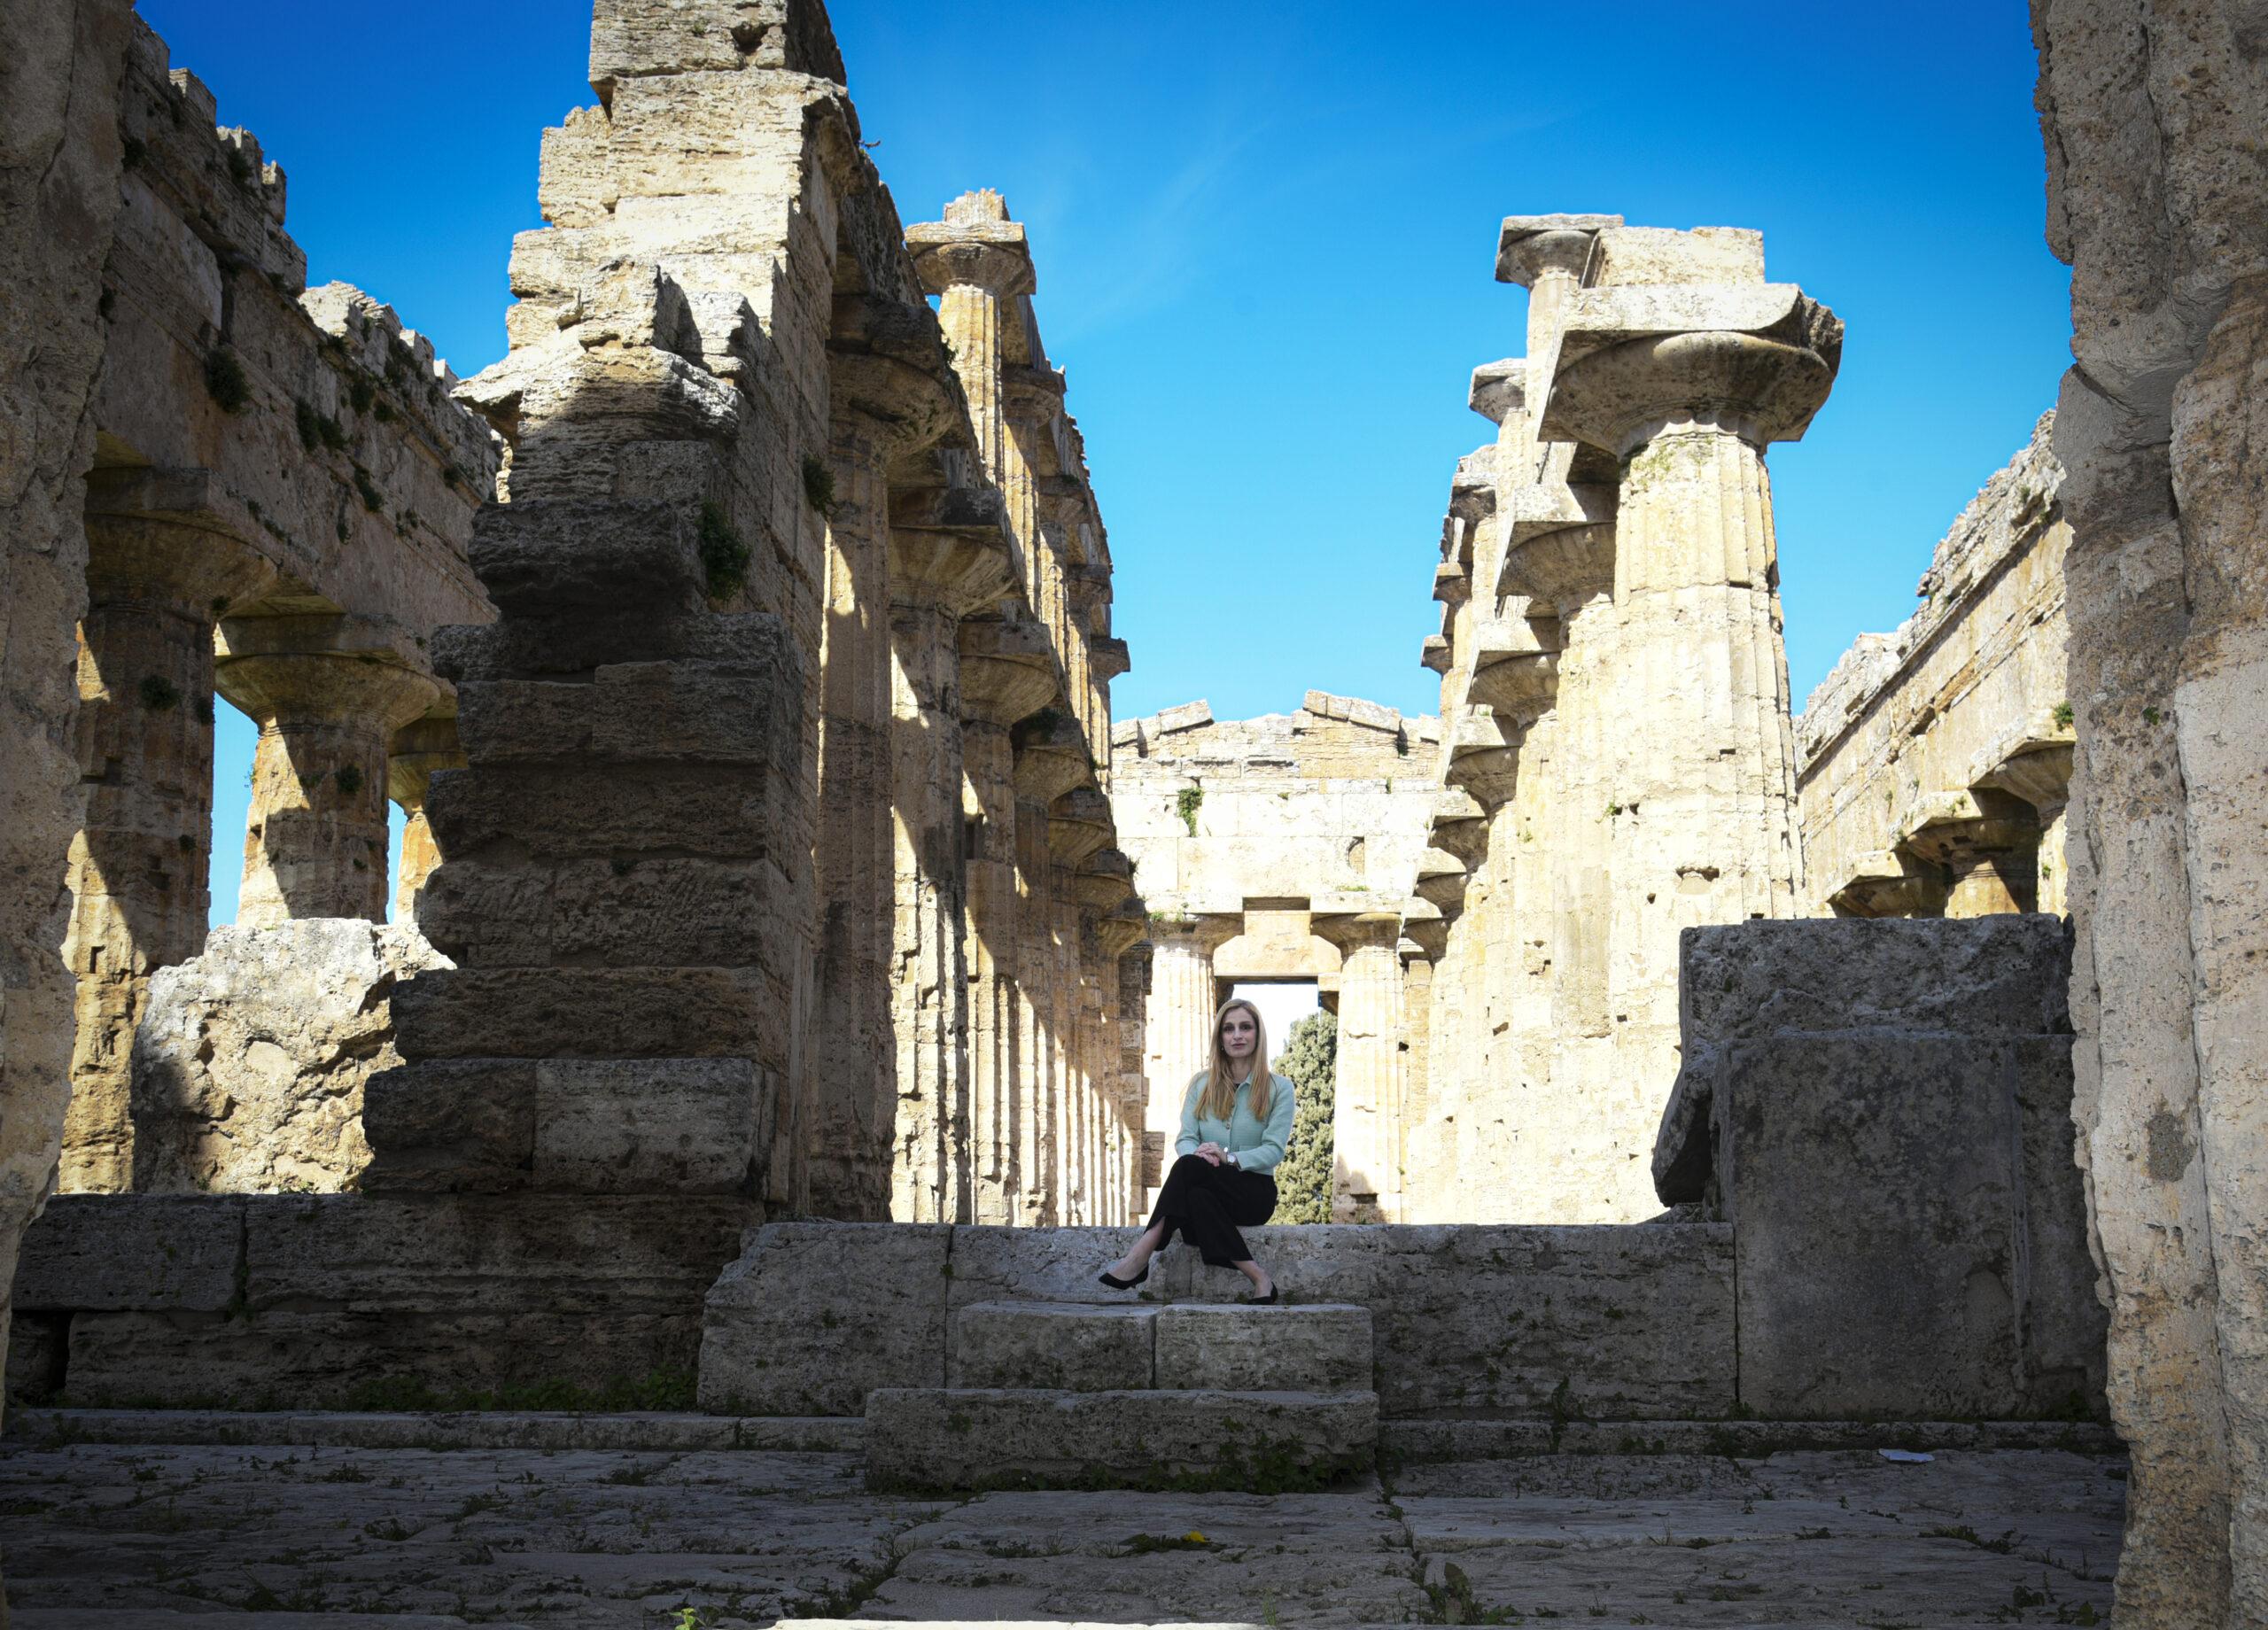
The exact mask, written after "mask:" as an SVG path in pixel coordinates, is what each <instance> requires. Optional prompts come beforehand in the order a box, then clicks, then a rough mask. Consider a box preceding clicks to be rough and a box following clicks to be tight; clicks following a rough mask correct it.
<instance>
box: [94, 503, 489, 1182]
mask: <svg viewBox="0 0 2268 1630" xmlns="http://www.w3.org/2000/svg"><path fill="white" fill-rule="evenodd" d="M88 489H89V496H88V508H87V514H86V527H87V540H88V571H87V587H88V609H87V612H86V615H85V617H83V618H82V621H81V624H80V629H79V636H80V638H79V664H78V690H79V698H80V707H79V711H78V717H77V723H76V726H75V731H76V735H75V743H76V749H77V752H78V757H79V763H80V769H81V778H82V779H81V786H82V792H83V796H84V798H85V804H84V814H83V818H82V828H81V831H80V834H79V836H78V838H77V840H76V841H75V842H74V844H73V846H72V851H71V857H70V863H69V873H68V876H69V882H70V887H71V890H72V897H73V906H72V913H71V920H70V925H69V928H68V930H67V933H66V939H65V943H64V956H65V959H66V962H67V964H68V965H69V966H70V968H71V970H72V972H73V974H74V976H75V978H76V980H77V997H76V1002H77V1013H76V1021H77V1022H76V1031H75V1036H74V1044H73V1053H72V1062H71V1101H70V1106H69V1109H68V1110H67V1112H66V1120H65V1128H64V1140H63V1153H62V1157H61V1165H60V1169H59V1172H58V1185H59V1186H60V1187H61V1189H62V1190H63V1191H66V1192H72V1191H119V1190H123V1189H126V1188H128V1187H130V1186H131V1185H132V1183H133V1180H134V1179H133V1174H134V1126H133V1121H132V1115H131V1113H130V1087H131V1075H132V1050H133V1041H134V1031H135V1028H136V1025H137V1024H138V1023H139V1022H140V1020H141V1017H142V1013H143V1011H144V1007H145V1005H146V1002H147V995H148V989H149V982H150V978H151V975H152V974H155V973H156V972H157V970H158V969H159V968H161V967H167V966H173V965H175V964H178V963H182V962H186V961H188V960H190V959H192V958H194V957H196V956H197V955H198V953H199V952H200V951H203V949H204V946H205V939H206V925H207V920H208V918H209V915H210V909H211V893H210V889H209V888H208V886H207V879H208V877H209V874H210V871H211V857H212V842H213V771H214V765H213V730H214V697H215V695H219V696H221V697H224V698H226V699H227V700H228V701H229V702H230V703H231V704H232V705H234V706H236V707H237V708H238V709H240V710H243V711H244V712H245V713H247V714H249V715H250V716H251V717H252V718H253V719H254V721H255V722H256V723H257V724H258V725H259V726H260V738H259V743H258V746H257V747H256V749H254V757H253V765H252V799H251V809H250V812H249V815H248V817H247V820H246V826H245V861H244V876H243V883H242V887H241V891H240V896H239V907H238V914H237V921H238V922H239V923H240V924H243V925H245V926H246V927H271V926H274V925H276V924H277V923H281V922H283V921H287V920H291V919H294V918H303V917H361V918H369V919H371V920H384V917H385V915H386V904H387V902H386V892H385V880H386V871H387V866H386V859H387V832H386V802H387V799H388V796H389V795H390V794H391V795H392V796H393V797H394V798H395V799H396V800H397V801H399V802H401V803H403V804H404V806H405V808H408V809H409V810H411V811H412V819H413V823H414V824H415V823H416V820H417V817H416V810H417V809H418V808H419V807H420V806H422V803H423V788H424V785H425V782H426V780H428V779H429V778H430V776H431V773H432V772H433V770H434V769H436V768H439V767H441V766H442V765H447V764H450V763H453V762H462V759H461V758H459V757H457V755H456V753H455V748H454V720H452V719H449V718H427V717H426V716H427V715H429V714H431V713H433V712H434V711H435V710H437V707H438V706H439V702H440V695H441V693H440V688H439V686H438V685H437V684H436V683H435V682H434V681H433V680H432V679H430V678H429V677H427V676H426V675H424V674H423V673H421V672H418V671H416V670H414V669H412V668H410V667H408V665H407V664H403V663H402V662H401V661H400V659H399V658H398V657H397V656H394V655H393V654H392V651H391V649H390V648H387V647H385V646H384V645H383V644H378V645H374V646H372V647H370V648H363V649H355V648H353V644H354V641H355V629H354V626H353V624H352V623H351V620H350V619H345V618H340V617H264V616H263V617H252V616H241V615H237V616H232V615H230V614H231V613H232V612H236V611H241V610H242V609H245V608H246V607H249V606H252V605H253V604H255V603H256V602H259V601H260V599H261V598H262V597H263V596H265V595H267V594H269V592H270V591H271V590H272V589H273V588H274V587H275V586H276V572H275V570H274V568H273V567H272V566H270V565H269V564H268V562H267V560H266V559H265V558H264V557H263V556H262V555H260V553H259V552H258V551H257V550H255V549H253V548H252V547H251V546H250V545H248V544H247V543H245V541H244V540H243V539H242V538H241V537H239V536H238V535H237V533H235V532H232V531H231V530H230V529H229V526H228V525H227V524H225V523H224V522H223V521H222V520H221V518H220V517H219V516H218V515H217V514H216V513H215V510H216V508H217V506H216V505H214V503H213V502H212V501H211V499H210V495H209V493H207V491H206V478H205V477H204V475H203V473H202V472H199V471H163V472H151V471H146V470H125V471H97V472H96V473H95V474H94V476H92V477H90V478H89V484H88ZM216 649H217V651H218V655H217V656H216ZM421 835H422V834H421ZM430 870H431V842H430V839H426V840H424V841H423V842H422V844H421V845H420V846H419V847H418V848H417V849H416V852H414V853H413V852H412V850H410V848H409V847H408V846H405V850H404V855H403V865H402V869H401V897H400V901H398V902H397V910H400V909H401V907H402V906H403V905H405V904H407V902H408V900H409V899H410V898H412V897H414V894H415V890H416V887H417V885H418V884H419V883H420V882H421V881H423V875H424V873H425V872H428V871H430Z"/></svg>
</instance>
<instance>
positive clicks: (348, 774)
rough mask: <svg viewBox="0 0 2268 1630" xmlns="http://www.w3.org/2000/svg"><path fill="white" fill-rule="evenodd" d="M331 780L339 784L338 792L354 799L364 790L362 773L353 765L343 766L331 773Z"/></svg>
mask: <svg viewBox="0 0 2268 1630" xmlns="http://www.w3.org/2000/svg"><path fill="white" fill-rule="evenodd" d="M330 779H331V780H334V781H337V782H338V790H339V791H341V792H343V793H345V794H346V796H348V797H350V798H351V797H353V796H354V795H355V794H356V793H358V792H360V791H361V790H362V772H361V771H360V770H358V769H356V768H355V767H354V766H353V765H339V766H338V769H336V770H334V771H333V772H331V777H330Z"/></svg>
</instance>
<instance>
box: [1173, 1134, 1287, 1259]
mask: <svg viewBox="0 0 2268 1630" xmlns="http://www.w3.org/2000/svg"><path fill="white" fill-rule="evenodd" d="M1275 1212H1276V1179H1275V1178H1273V1177H1270V1176H1268V1175H1267V1174H1266V1173H1265V1172H1248V1171H1239V1170H1238V1169H1237V1168H1235V1167H1233V1166H1215V1165H1213V1164H1212V1163H1211V1162H1210V1161H1208V1160H1206V1159H1205V1158H1204V1157H1203V1156H1202V1155H1195V1154H1184V1155H1183V1156H1182V1157H1181V1159H1179V1160H1176V1161H1175V1162H1174V1163H1173V1169H1172V1170H1171V1171H1169V1172H1168V1173H1167V1174H1166V1183H1165V1187H1163V1188H1161V1189H1160V1190H1159V1191H1158V1207H1157V1209H1156V1210H1155V1211H1153V1212H1152V1213H1151V1214H1150V1222H1151V1224H1152V1226H1153V1227H1154V1226H1155V1225H1156V1224H1158V1223H1160V1222H1163V1223H1164V1224H1165V1225H1166V1231H1165V1234H1164V1237H1163V1238H1161V1239H1160V1240H1159V1241H1158V1245H1159V1247H1160V1248H1161V1249H1163V1248H1164V1247H1165V1246H1169V1245H1171V1244H1172V1243H1173V1237H1174V1235H1175V1234H1176V1233H1177V1232H1178V1233H1179V1234H1180V1235H1181V1237H1182V1238H1184V1239H1186V1240H1187V1241H1189V1243H1190V1244H1191V1245H1193V1246H1196V1247H1197V1254H1199V1255H1200V1256H1202V1257H1203V1258H1204V1259H1205V1261H1206V1265H1207V1266H1208V1267H1212V1268H1226V1267H1228V1266H1229V1265H1230V1264H1231V1262H1248V1261H1251V1260H1252V1253H1251V1252H1250V1251H1249V1250H1247V1248H1246V1246H1245V1243H1244V1236H1243V1235H1242V1234H1239V1232H1237V1230H1238V1229H1239V1228H1257V1227H1259V1226H1260V1225H1261V1224H1262V1222H1267V1221H1268V1219H1269V1218H1270V1216H1272V1215H1275Z"/></svg>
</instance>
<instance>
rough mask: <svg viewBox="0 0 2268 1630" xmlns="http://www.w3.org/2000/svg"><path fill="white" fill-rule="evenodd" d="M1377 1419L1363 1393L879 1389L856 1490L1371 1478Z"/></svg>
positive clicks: (1282, 1483) (1279, 1485)
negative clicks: (1368, 1474) (859, 1487)
mask: <svg viewBox="0 0 2268 1630" xmlns="http://www.w3.org/2000/svg"><path fill="white" fill-rule="evenodd" d="M1378 1416H1379V1402H1378V1399H1377V1398H1376V1397H1375V1396H1374V1395H1372V1394H1371V1393H1338V1394H1336V1395H1324V1394H1319V1393H1291V1392H1270V1393H1223V1392H1186V1393H1166V1392H1115V1393H1066V1392H1055V1393H1050V1392H1037V1393H1035V1392H1027V1391H990V1392H984V1391H959V1390H956V1391H951V1392H948V1391H944V1390H943V1389H937V1390H923V1389H904V1388H896V1387H892V1388H885V1389H881V1390H878V1391H876V1392H875V1393H874V1395H873V1397H872V1398H871V1399H870V1400H869V1402H868V1408H867V1412H866V1486H868V1487H870V1488H875V1489H905V1490H909V1491H912V1490H921V1489H946V1488H1097V1487H1101V1488H1176V1487H1189V1486H1198V1487H1209V1488H1225V1489H1239V1488H1250V1489H1254V1490H1255V1491H1258V1490H1260V1489H1262V1488H1265V1489H1266V1490H1267V1491H1268V1492H1271V1493H1272V1492H1283V1491H1285V1490H1287V1489H1298V1488H1319V1487H1323V1486H1326V1485H1328V1484H1331V1483H1333V1482H1336V1481H1338V1480H1339V1479H1342V1478H1349V1477H1355V1476H1358V1475H1360V1474H1362V1473H1363V1472H1365V1471H1368V1470H1369V1469H1370V1467H1371V1461H1372V1458H1373V1456H1374V1455H1376V1453H1377V1448H1378Z"/></svg>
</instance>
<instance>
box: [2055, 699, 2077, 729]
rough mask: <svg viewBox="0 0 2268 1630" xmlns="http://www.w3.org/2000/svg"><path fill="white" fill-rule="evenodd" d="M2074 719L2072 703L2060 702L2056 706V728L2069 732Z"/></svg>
mask: <svg viewBox="0 0 2268 1630" xmlns="http://www.w3.org/2000/svg"><path fill="white" fill-rule="evenodd" d="M2072 717H2073V716H2072V712H2071V704H2070V702H2057V703H2056V704H2055V726H2056V728H2057V729H2059V730H2069V729H2070V727H2071V719H2072Z"/></svg>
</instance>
